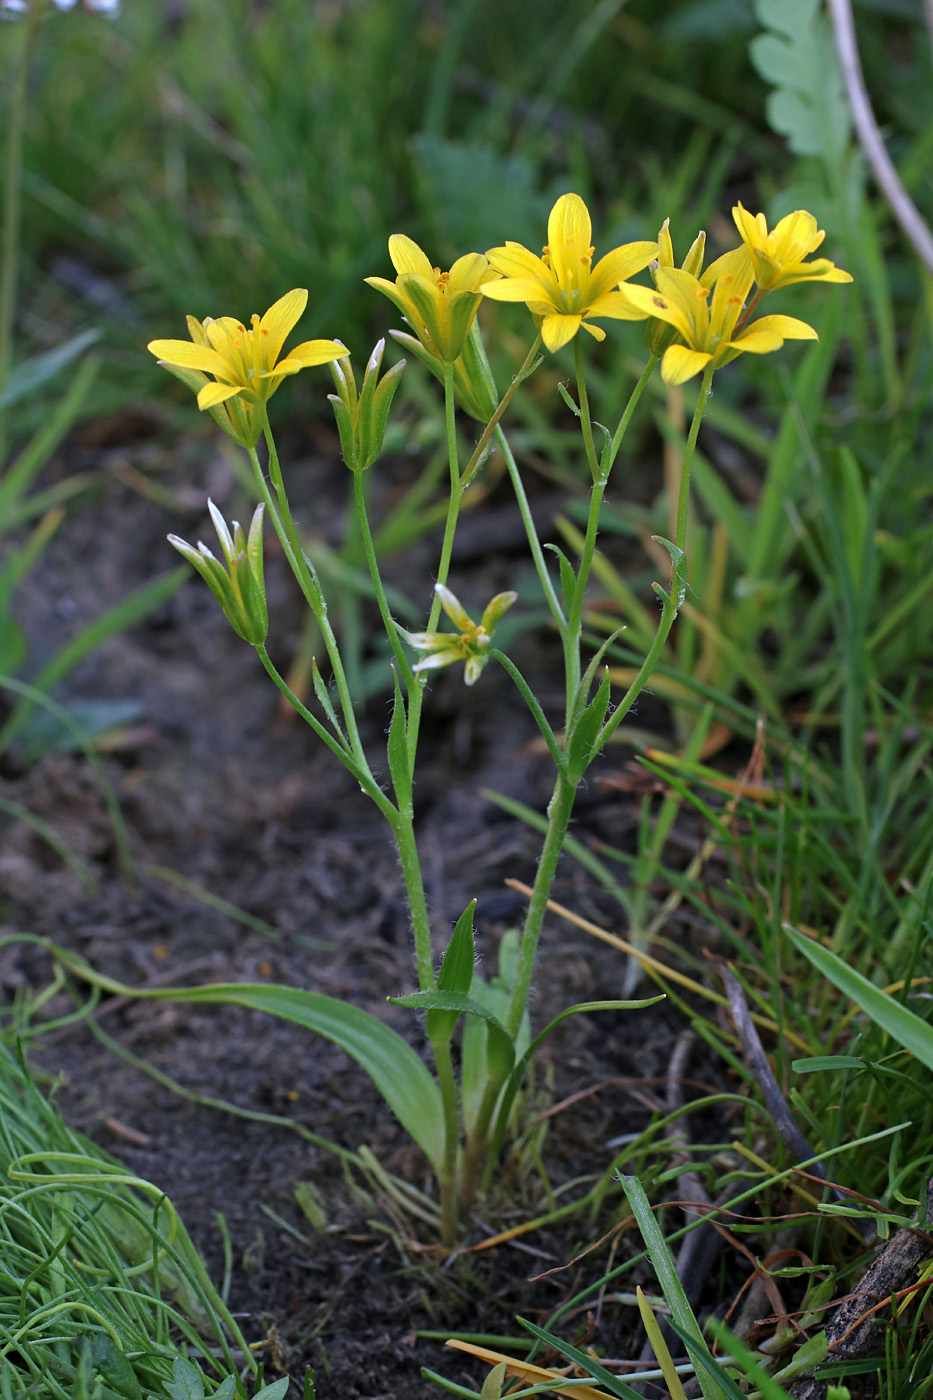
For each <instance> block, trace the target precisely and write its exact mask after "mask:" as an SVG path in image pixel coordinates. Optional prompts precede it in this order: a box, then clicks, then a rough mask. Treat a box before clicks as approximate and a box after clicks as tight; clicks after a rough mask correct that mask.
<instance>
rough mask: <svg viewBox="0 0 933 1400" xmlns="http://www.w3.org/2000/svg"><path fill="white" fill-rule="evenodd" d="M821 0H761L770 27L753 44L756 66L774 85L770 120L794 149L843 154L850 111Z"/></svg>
mask: <svg viewBox="0 0 933 1400" xmlns="http://www.w3.org/2000/svg"><path fill="white" fill-rule="evenodd" d="M822 11H823V7H822V5H821V4H820V0H757V3H756V5H755V13H756V15H757V16H758V19H759V20H760V22H761V24H762V25H763V26H764V27H765V30H766V31H767V32H765V33H764V34H759V35H757V36H756V37H755V38H754V39H753V40H752V41H751V43H750V44H749V56H750V57H751V60H752V64H753V66H754V67H755V68H756V69H757V70H758V72H759V73H760V74H761V76H762V77H763V78H764V79H765V81H766V82H768V83H771V84H772V86H773V88H774V91H773V92H772V93H771V94H770V95H769V97H768V101H767V107H766V111H767V116H768V122H769V124H770V126H771V128H772V130H773V131H776V132H777V133H778V134H779V135H781V136H784V137H786V139H787V144H788V145H789V146H790V149H791V150H792V151H793V152H794V154H795V155H799V156H822V157H823V160H824V161H826V162H827V163H830V162H832V161H838V160H840V159H841V157H842V156H843V154H844V151H845V147H846V143H847V141H848V137H849V124H850V113H849V104H848V101H847V99H846V95H845V88H844V85H843V79H842V72H841V70H840V67H839V60H838V58H837V56H836V49H835V45H834V43H833V36H832V30H831V27H830V23H829V21H828V19H827V18H826V16H825V14H823V12H822Z"/></svg>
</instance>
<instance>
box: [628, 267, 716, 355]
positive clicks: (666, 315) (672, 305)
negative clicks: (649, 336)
mask: <svg viewBox="0 0 933 1400" xmlns="http://www.w3.org/2000/svg"><path fill="white" fill-rule="evenodd" d="M674 273H679V279H678V278H676V277H675V276H674V275H673V274H674ZM657 277H658V287H657V291H653V290H651V289H650V288H648V287H637V286H635V285H634V284H633V283H631V282H627V283H626V285H625V297H626V300H628V301H630V302H632V304H633V305H634V306H636V307H638V308H639V309H640V310H642V311H643V312H644V313H645V315H646V316H657V317H658V319H659V320H661V321H667V322H668V324H669V325H671V326H673V327H674V329H675V330H676V331H678V332H679V334H680V335H682V336H683V338H684V340H693V339H694V337H695V335H696V300H697V298H696V290H697V289H699V287H700V284H699V283H698V282H697V280H696V278H695V277H690V274H689V273H685V272H681V271H680V269H679V268H667V267H659V268H658V273H657ZM684 278H687V279H688V281H687V283H686V285H685V286H681V281H682V280H683V279H684Z"/></svg>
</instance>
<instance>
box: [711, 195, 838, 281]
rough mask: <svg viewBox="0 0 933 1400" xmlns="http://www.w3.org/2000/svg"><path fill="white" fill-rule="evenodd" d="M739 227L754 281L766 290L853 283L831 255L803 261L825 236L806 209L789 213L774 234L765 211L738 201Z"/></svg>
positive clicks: (735, 213)
mask: <svg viewBox="0 0 933 1400" xmlns="http://www.w3.org/2000/svg"><path fill="white" fill-rule="evenodd" d="M732 217H733V219H734V220H735V225H736V228H737V229H738V231H739V233H740V234H741V236H742V242H743V243H744V244H745V247H746V248H747V249H748V256H749V257H750V258H751V261H752V266H753V267H754V269H755V281H756V282H757V284H758V286H759V288H760V289H761V291H763V292H770V291H774V289H775V288H777V287H789V286H790V285H791V283H792V282H851V281H852V277H851V274H850V273H848V272H843V270H842V268H841V267H836V265H835V263H832V262H830V260H829V258H817V259H816V261H815V262H810V263H808V262H804V258H806V257H808V256H809V255H810V253H813V252H815V250H816V249H817V248H818V247H819V246H820V244H821V243H822V242H823V239H824V238H825V237H826V235H825V233H824V232H823V230H822V229H818V228H817V226H816V219H815V218H814V217H813V215H812V214H808V213H807V211H806V210H805V209H798V210H797V211H796V213H793V214H788V215H787V216H786V217H785V218H783V219H781V221H780V223H778V224H776V225H775V227H774V231H773V232H772V233H769V232H768V223H767V220H766V219H765V216H764V214H750V213H749V212H748V210H747V209H743V208H742V205H741V204H737V205H736V206H735V208H734V209H733V211H732Z"/></svg>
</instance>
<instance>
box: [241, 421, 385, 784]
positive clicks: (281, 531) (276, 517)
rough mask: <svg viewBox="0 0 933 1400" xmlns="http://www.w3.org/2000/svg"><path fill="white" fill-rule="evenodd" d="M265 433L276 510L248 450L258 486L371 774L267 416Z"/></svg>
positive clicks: (359, 755)
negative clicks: (316, 626) (310, 613)
mask: <svg viewBox="0 0 933 1400" xmlns="http://www.w3.org/2000/svg"><path fill="white" fill-rule="evenodd" d="M263 432H264V434H265V439H266V445H267V447H268V449H269V478H270V480H271V481H272V484H273V486H274V487H275V493H276V499H277V502H278V507H277V508H276V501H275V500H273V498H272V493H271V491H270V490H269V485H268V482H267V481H266V477H265V473H264V472H263V469H262V464H261V463H260V461H259V455H258V453H257V452H256V449H255V447H251V448H249V449H248V451H249V458H250V461H251V462H252V464H253V471H254V473H255V476H256V480H257V482H258V483H259V488H260V490H261V491H262V495H263V500H264V501H265V502H266V508H267V509H268V511H269V514H270V516H271V518H272V523H273V525H274V527H275V531H276V534H277V535H278V537H279V540H280V541H281V544H282V549H283V550H284V551H285V557H286V559H287V560H288V563H289V566H290V568H291V570H292V573H293V574H294V575H295V578H296V579H297V580H298V585H299V587H300V589H301V591H302V594H303V595H304V598H305V601H306V602H307V604H308V606H309V608H310V609H311V611H312V612H313V614H314V618H315V621H316V622H317V625H318V626H319V627H320V629H321V636H322V637H323V639H324V646H325V648H326V649H327V655H328V657H329V658H330V664H331V668H332V669H333V673H334V683H335V685H336V686H337V694H338V696H339V697H340V708H341V711H342V712H343V721H344V724H345V725H346V727H347V737H348V739H349V743H350V751H351V752H352V754H353V757H354V758H355V759H356V762H357V763H358V764H359V766H360V768H361V769H363V771H364V772H367V773H368V772H369V764H368V762H367V759H366V754H365V752H364V750H363V744H362V741H361V739H360V732H359V729H358V728H357V724H356V714H355V713H354V709H353V699H352V697H351V695H350V688H349V686H348V685H347V677H346V672H345V671H344V667H343V661H342V659H341V656H340V648H339V647H338V645H337V638H336V637H335V636H334V629H333V628H332V627H331V625H330V619H329V618H328V616H327V603H326V602H325V600H324V595H323V593H322V592H321V588H320V585H319V583H318V581H317V579H316V577H315V575H314V573H313V571H312V568H311V565H310V563H309V561H308V559H307V558H306V557H305V552H304V550H303V548H302V546H301V541H300V539H299V538H298V531H297V529H296V528H295V522H294V519H293V518H292V512H291V508H290V506H289V504H288V496H287V495H286V492H285V482H284V480H283V478H282V469H281V467H280V465H279V454H278V452H277V451H276V447H275V441H274V439H273V436H272V429H271V427H270V426H269V419H268V415H265V425H264V428H263Z"/></svg>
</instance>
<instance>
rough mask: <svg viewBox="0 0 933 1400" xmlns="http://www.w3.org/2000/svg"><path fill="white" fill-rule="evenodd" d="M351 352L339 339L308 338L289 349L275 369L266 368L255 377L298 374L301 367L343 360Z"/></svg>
mask: <svg viewBox="0 0 933 1400" xmlns="http://www.w3.org/2000/svg"><path fill="white" fill-rule="evenodd" d="M349 353H350V352H349V350H348V349H347V347H346V346H345V345H341V343H340V341H339V340H306V341H304V342H303V343H302V344H301V345H296V346H295V348H294V350H289V352H288V354H287V355H286V357H285V359H284V360H279V362H278V364H277V365H276V366H275V368H274V369H267V370H264V371H263V373H262V374H257V375H256V376H255V377H256V378H257V379H271V378H272V377H273V376H278V375H280V374H297V373H298V371H299V370H300V369H307V368H308V367H309V366H310V365H327V364H330V363H331V361H332V360H343V359H345V358H346V357H347V356H348V355H349Z"/></svg>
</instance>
